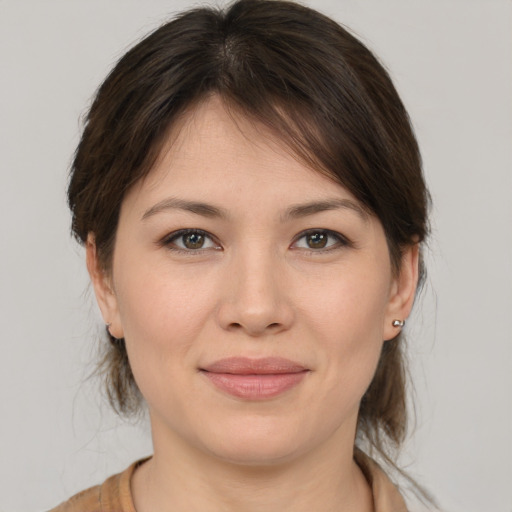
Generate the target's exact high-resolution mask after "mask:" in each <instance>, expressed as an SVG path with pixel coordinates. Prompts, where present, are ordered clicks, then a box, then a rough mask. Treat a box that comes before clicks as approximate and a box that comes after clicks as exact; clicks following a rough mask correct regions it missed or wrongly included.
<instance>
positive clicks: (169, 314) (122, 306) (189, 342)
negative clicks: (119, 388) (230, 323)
mask: <svg viewBox="0 0 512 512" xmlns="http://www.w3.org/2000/svg"><path fill="white" fill-rule="evenodd" d="M119 270H120V271H119V273H118V283H119V285H118V286H116V293H117V296H118V305H119V314H120V319H121V323H122V326H123V330H124V335H125V341H126V346H127V350H128V354H129V357H130V362H131V364H132V368H133V371H134V374H135V375H136V377H138V376H140V377H141V378H142V377H143V375H144V374H146V373H148V374H149V373H150V372H151V373H153V374H154V376H156V374H158V373H160V372H161V373H162V374H164V375H165V374H166V372H168V371H169V370H173V371H174V372H176V371H182V370H183V369H184V368H185V367H186V366H187V365H188V363H190V364H192V361H193V352H194V349H195V348H196V347H194V343H193V340H195V339H197V338H198V337H200V332H201V330H202V329H203V328H204V324H205V318H206V317H207V316H208V314H209V311H210V310H211V308H212V300H213V298H212V295H211V292H210V291H209V290H208V289H206V288H205V287H204V286H198V283H197V280H193V279H187V276H186V275H183V273H180V274H176V275H174V274H173V273H172V272H170V271H169V268H168V267H167V266H166V265H165V264H163V265H160V266H154V265H153V266H151V268H144V267H143V266H142V265H140V264H138V265H136V266H131V267H129V266H126V268H120V269H119ZM130 270H131V271H130ZM127 272H129V278H128V276H127ZM149 377H151V375H149Z"/></svg>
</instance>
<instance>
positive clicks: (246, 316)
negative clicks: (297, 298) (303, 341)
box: [218, 253, 294, 337]
mask: <svg viewBox="0 0 512 512" xmlns="http://www.w3.org/2000/svg"><path fill="white" fill-rule="evenodd" d="M228 273H229V275H228V276H227V279H226V281H224V283H223V285H222V287H223V288H224V293H223V294H222V300H221V303H220V305H219V308H218V321H219V324H220V325H221V327H222V328H223V329H225V330H228V331H240V332H244V333H245V334H247V335H249V336H251V337H257V336H264V335H267V334H277V333H279V332H282V331H286V330H287V329H289V328H290V327H291V325H292V323H293V320H294V311H293V307H292V305H291V301H290V297H289V287H288V286H287V284H286V278H285V275H284V274H285V272H283V269H282V267H281V265H280V264H279V262H277V261H276V260H275V259H274V258H272V257H270V256H267V257H265V256H262V255H261V253H260V255H259V256H258V255H256V254H251V255H247V256H246V257H243V256H240V257H239V258H237V259H236V261H234V262H233V263H232V265H230V268H229V269H228Z"/></svg>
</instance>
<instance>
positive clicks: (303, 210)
mask: <svg viewBox="0 0 512 512" xmlns="http://www.w3.org/2000/svg"><path fill="white" fill-rule="evenodd" d="M344 209H347V210H352V211H353V212H355V213H356V214H357V215H358V216H359V217H360V218H361V219H362V220H363V221H365V222H367V221H368V219H369V217H370V216H369V214H368V212H367V210H366V209H365V208H363V207H362V206H360V205H359V204H358V203H356V202H354V201H351V200H350V199H337V198H336V199H327V200H325V201H313V202H311V203H305V204H297V205H294V206H291V207H290V208H288V209H287V210H286V212H285V214H284V219H285V220H286V219H289V218H293V219H297V218H301V217H307V216H309V215H314V214H315V213H320V212H326V211H329V210H344Z"/></svg>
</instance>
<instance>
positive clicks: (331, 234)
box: [291, 228, 353, 253]
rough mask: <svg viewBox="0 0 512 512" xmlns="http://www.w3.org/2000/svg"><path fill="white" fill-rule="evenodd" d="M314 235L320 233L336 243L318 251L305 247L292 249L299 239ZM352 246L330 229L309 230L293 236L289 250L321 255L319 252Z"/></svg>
mask: <svg viewBox="0 0 512 512" xmlns="http://www.w3.org/2000/svg"><path fill="white" fill-rule="evenodd" d="M315 233H322V234H325V235H327V236H329V237H333V238H335V239H336V240H337V242H336V243H335V244H332V245H329V246H327V247H324V248H319V249H313V248H307V247H294V246H295V245H296V244H297V242H298V241H299V240H300V239H301V238H304V237H305V236H308V235H313V234H315ZM352 246H353V244H352V242H351V241H350V240H349V239H348V238H347V237H346V236H345V235H342V234H341V233H339V232H338V231H333V230H332V229H326V228H310V229H305V230H304V231H301V232H300V233H299V234H297V235H296V236H295V238H294V240H293V243H292V245H291V248H292V249H299V250H304V251H309V252H312V253H321V252H327V251H331V250H335V249H339V248H341V247H352Z"/></svg>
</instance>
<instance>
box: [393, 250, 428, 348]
mask: <svg viewBox="0 0 512 512" xmlns="http://www.w3.org/2000/svg"><path fill="white" fill-rule="evenodd" d="M419 256H420V249H419V244H414V245H412V246H410V247H407V248H406V249H405V251H404V253H403V255H402V260H401V264H400V270H399V273H398V275H397V276H396V277H395V278H394V279H393V282H392V284H391V291H390V296H389V302H388V307H387V311H386V315H385V320H384V322H385V323H384V340H390V339H392V338H394V337H395V336H397V334H399V332H400V327H395V326H393V321H394V320H402V321H405V320H406V319H407V318H408V316H409V314H410V313H411V310H412V306H413V303H414V298H415V296H416V288H417V286H418V272H419V270H418V268H419Z"/></svg>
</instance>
